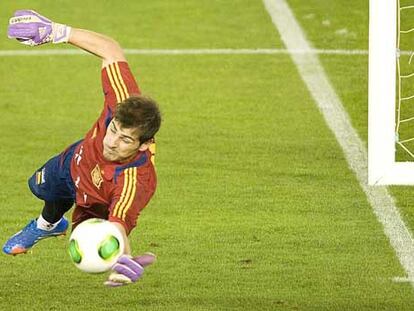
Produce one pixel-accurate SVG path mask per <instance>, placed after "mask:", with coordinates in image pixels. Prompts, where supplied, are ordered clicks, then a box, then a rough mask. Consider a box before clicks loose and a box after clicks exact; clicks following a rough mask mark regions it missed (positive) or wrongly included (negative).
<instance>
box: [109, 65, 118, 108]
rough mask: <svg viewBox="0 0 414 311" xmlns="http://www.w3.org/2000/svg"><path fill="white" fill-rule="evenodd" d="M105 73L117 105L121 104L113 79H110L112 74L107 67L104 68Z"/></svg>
mask: <svg viewBox="0 0 414 311" xmlns="http://www.w3.org/2000/svg"><path fill="white" fill-rule="evenodd" d="M106 73H107V74H108V78H109V82H110V83H111V86H112V89H113V90H114V92H115V96H116V101H117V102H118V103H119V102H121V100H120V99H121V97H120V96H119V91H118V89H117V88H116V85H115V83H114V79H113V78H112V73H111V70H110V68H109V66H108V67H106Z"/></svg>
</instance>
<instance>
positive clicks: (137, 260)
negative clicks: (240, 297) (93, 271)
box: [104, 253, 155, 287]
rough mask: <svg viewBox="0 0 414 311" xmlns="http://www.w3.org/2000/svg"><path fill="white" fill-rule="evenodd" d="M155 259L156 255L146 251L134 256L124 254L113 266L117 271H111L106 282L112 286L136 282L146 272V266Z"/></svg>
mask: <svg viewBox="0 0 414 311" xmlns="http://www.w3.org/2000/svg"><path fill="white" fill-rule="evenodd" d="M154 261H155V255H154V254H151V253H145V254H144V255H142V256H138V257H134V258H133V257H131V256H129V255H122V256H121V257H119V259H118V261H117V263H116V264H115V265H114V266H113V267H112V270H114V271H115V272H113V273H111V275H110V276H109V278H108V280H107V281H106V282H105V283H104V284H105V285H107V286H110V287H117V286H122V285H126V284H130V283H135V282H136V281H138V280H139V278H140V277H141V276H142V274H143V273H144V267H146V266H148V265H150V264H152V263H153V262H154Z"/></svg>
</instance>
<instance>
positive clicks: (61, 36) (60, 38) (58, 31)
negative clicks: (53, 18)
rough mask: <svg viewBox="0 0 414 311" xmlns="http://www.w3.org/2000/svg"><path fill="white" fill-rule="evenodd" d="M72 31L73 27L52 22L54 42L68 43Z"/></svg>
mask: <svg viewBox="0 0 414 311" xmlns="http://www.w3.org/2000/svg"><path fill="white" fill-rule="evenodd" d="M71 31H72V27H69V26H66V25H63V24H59V23H52V38H53V40H52V42H53V43H54V44H58V43H67V42H68V41H69V37H70V33H71Z"/></svg>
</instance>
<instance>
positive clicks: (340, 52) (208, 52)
mask: <svg viewBox="0 0 414 311" xmlns="http://www.w3.org/2000/svg"><path fill="white" fill-rule="evenodd" d="M124 52H125V54H129V55H226V54H228V55H237V54H239V55H266V54H323V55H368V51H367V50H329V49H306V50H304V49H293V50H287V49H124ZM87 54H88V53H87V52H85V51H82V50H79V49H77V50H75V49H41V50H30V49H28V50H0V57H6V56H42V55H87Z"/></svg>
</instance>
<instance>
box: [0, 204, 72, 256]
mask: <svg viewBox="0 0 414 311" xmlns="http://www.w3.org/2000/svg"><path fill="white" fill-rule="evenodd" d="M73 203H74V202H73V200H59V201H54V202H45V206H44V207H43V211H42V213H41V215H40V216H39V218H37V219H32V220H31V221H30V222H29V223H28V224H27V225H26V226H25V227H24V228H23V229H22V230H20V231H19V232H17V233H16V234H15V235H13V236H12V237H11V238H10V239H8V240H7V242H6V243H5V244H4V246H3V252H4V253H6V254H8V255H18V254H22V253H26V252H27V251H28V250H29V249H31V248H32V247H33V246H34V245H35V244H36V243H37V242H38V241H40V240H42V239H45V238H49V237H52V236H59V235H64V234H66V230H67V229H68V221H67V219H66V218H65V217H63V215H64V214H65V212H67V211H68V210H69V209H70V208H71V207H72V205H73Z"/></svg>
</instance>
